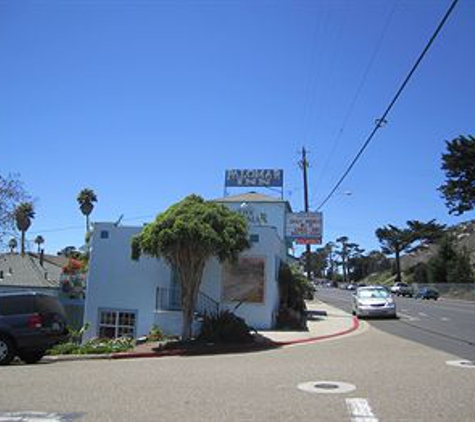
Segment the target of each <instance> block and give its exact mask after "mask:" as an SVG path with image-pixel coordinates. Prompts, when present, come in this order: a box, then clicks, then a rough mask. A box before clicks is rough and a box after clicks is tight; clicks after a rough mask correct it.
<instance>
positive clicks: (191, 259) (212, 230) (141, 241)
mask: <svg viewBox="0 0 475 422" xmlns="http://www.w3.org/2000/svg"><path fill="white" fill-rule="evenodd" d="M248 247H249V242H248V238H247V222H246V220H245V218H244V217H243V216H241V215H240V214H238V213H236V212H234V211H231V210H230V209H228V208H226V207H225V206H223V205H220V204H217V203H215V202H210V201H205V200H204V199H203V198H201V197H199V196H197V195H190V196H188V197H186V198H185V199H183V200H182V201H181V202H179V203H177V204H175V205H173V206H171V207H170V208H168V210H166V211H165V212H164V213H162V214H159V215H158V216H157V217H156V219H155V221H154V222H153V223H150V224H147V225H146V226H145V227H144V228H143V230H142V231H141V233H140V234H139V235H137V236H135V237H134V238H133V240H132V258H133V259H139V257H140V255H141V254H145V255H148V256H151V257H156V258H160V257H161V258H163V259H165V261H167V262H168V264H169V265H170V266H171V267H172V269H173V270H174V271H175V273H176V274H177V278H178V282H179V283H180V285H181V292H182V306H183V329H182V338H183V339H184V340H189V339H190V338H191V334H192V333H191V324H192V322H193V311H194V308H195V303H196V299H197V296H198V292H199V287H200V284H201V278H202V275H203V270H204V267H205V264H206V262H207V261H208V259H209V258H210V257H212V256H215V257H217V258H218V259H219V260H220V262H223V261H225V260H234V259H237V256H238V254H239V252H241V251H243V250H244V249H246V248H248Z"/></svg>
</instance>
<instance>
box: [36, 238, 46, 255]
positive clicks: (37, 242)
mask: <svg viewBox="0 0 475 422" xmlns="http://www.w3.org/2000/svg"><path fill="white" fill-rule="evenodd" d="M35 243H36V244H37V245H38V255H39V253H40V252H41V245H42V244H43V243H45V239H44V237H43V236H41V235H38V236H36V237H35Z"/></svg>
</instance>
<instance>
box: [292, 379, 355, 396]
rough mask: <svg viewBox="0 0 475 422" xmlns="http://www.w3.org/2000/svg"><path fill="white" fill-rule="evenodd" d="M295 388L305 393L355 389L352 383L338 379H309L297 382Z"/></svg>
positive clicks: (329, 392) (346, 391) (334, 392)
mask: <svg viewBox="0 0 475 422" xmlns="http://www.w3.org/2000/svg"><path fill="white" fill-rule="evenodd" d="M297 388H298V389H299V390H301V391H305V392H307V393H317V394H345V393H349V392H350V391H353V390H355V389H356V387H355V386H354V385H353V384H348V383H346V382H338V381H309V382H303V383H302V384H299V385H298V386H297Z"/></svg>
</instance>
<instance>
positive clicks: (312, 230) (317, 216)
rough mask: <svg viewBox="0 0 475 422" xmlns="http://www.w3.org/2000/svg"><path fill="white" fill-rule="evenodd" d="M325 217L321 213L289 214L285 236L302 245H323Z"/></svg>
mask: <svg viewBox="0 0 475 422" xmlns="http://www.w3.org/2000/svg"><path fill="white" fill-rule="evenodd" d="M322 227H323V217H322V213H321V212H298V213H289V214H287V225H286V231H285V235H286V237H287V238H289V239H291V240H294V241H295V242H296V243H298V244H301V245H312V244H313V245H315V244H320V243H322V231H323V230H322Z"/></svg>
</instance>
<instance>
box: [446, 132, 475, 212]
mask: <svg viewBox="0 0 475 422" xmlns="http://www.w3.org/2000/svg"><path fill="white" fill-rule="evenodd" d="M442 170H444V171H445V175H446V181H445V183H444V184H443V185H442V186H440V187H439V191H440V192H441V193H442V196H443V197H444V198H445V203H446V205H447V207H448V208H449V213H450V214H456V215H460V214H463V213H464V212H466V211H470V210H472V209H474V208H475V137H473V136H471V135H469V136H462V135H461V136H459V137H458V138H455V139H453V140H452V141H450V142H447V152H446V153H445V154H442Z"/></svg>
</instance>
